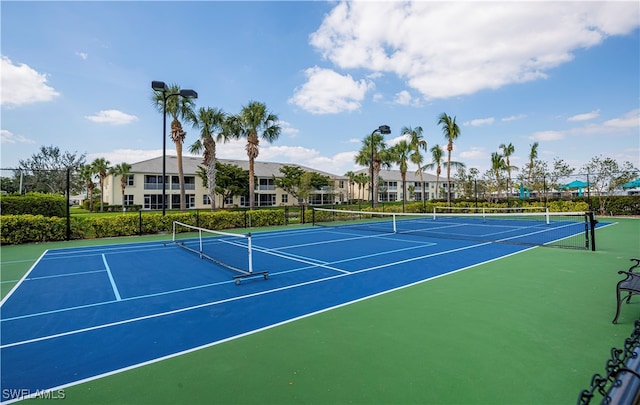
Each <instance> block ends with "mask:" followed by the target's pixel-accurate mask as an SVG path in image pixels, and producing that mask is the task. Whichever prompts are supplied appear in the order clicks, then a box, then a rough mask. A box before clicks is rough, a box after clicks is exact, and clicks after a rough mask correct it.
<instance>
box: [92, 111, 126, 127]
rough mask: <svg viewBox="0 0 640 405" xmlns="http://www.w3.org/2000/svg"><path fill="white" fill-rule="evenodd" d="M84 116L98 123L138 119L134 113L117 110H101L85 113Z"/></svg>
mask: <svg viewBox="0 0 640 405" xmlns="http://www.w3.org/2000/svg"><path fill="white" fill-rule="evenodd" d="M85 118H86V119H88V120H89V121H93V122H97V123H100V124H102V123H106V124H111V125H124V124H131V123H132V122H135V121H138V117H136V116H135V115H130V114H126V113H123V112H122V111H118V110H102V111H99V112H97V113H96V114H94V115H87V116H85Z"/></svg>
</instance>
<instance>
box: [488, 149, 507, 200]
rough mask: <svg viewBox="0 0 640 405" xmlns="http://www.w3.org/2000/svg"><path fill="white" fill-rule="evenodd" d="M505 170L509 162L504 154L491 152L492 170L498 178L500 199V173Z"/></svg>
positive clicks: (497, 186)
mask: <svg viewBox="0 0 640 405" xmlns="http://www.w3.org/2000/svg"><path fill="white" fill-rule="evenodd" d="M505 170H507V163H506V162H505V160H504V156H502V155H501V154H500V153H498V152H493V153H492V154H491V172H492V173H493V176H494V178H495V179H496V188H497V191H498V200H500V174H501V173H502V172H503V171H505Z"/></svg>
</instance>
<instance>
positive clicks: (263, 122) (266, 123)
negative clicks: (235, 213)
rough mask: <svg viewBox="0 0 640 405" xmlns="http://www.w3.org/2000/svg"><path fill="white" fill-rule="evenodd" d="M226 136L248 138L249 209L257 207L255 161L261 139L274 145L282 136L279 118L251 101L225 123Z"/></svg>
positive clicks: (259, 104) (263, 106) (263, 105)
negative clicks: (255, 199)
mask: <svg viewBox="0 0 640 405" xmlns="http://www.w3.org/2000/svg"><path fill="white" fill-rule="evenodd" d="M224 129H225V131H224V132H225V136H226V137H227V138H236V139H239V138H247V146H246V147H245V149H246V151H247V156H248V157H249V208H250V209H253V207H254V205H255V201H254V193H255V189H254V188H255V178H254V176H255V170H254V167H253V166H254V161H255V159H256V158H257V157H258V153H259V152H260V150H259V145H260V138H259V137H258V135H260V137H261V138H262V139H263V140H265V141H267V142H268V143H272V142H273V141H275V140H276V139H278V136H280V126H279V125H278V116H277V115H275V114H273V113H272V112H270V111H268V110H267V106H266V104H264V103H260V102H258V101H250V102H249V103H248V104H247V105H245V106H244V107H242V110H240V113H239V114H236V115H233V116H231V117H229V118H227V120H226V121H225V124H224Z"/></svg>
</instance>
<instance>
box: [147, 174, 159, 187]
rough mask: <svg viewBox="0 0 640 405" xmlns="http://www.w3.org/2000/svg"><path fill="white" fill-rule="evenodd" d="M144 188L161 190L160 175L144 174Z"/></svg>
mask: <svg viewBox="0 0 640 405" xmlns="http://www.w3.org/2000/svg"><path fill="white" fill-rule="evenodd" d="M144 189H145V190H162V176H155V175H148V174H147V175H145V176H144Z"/></svg>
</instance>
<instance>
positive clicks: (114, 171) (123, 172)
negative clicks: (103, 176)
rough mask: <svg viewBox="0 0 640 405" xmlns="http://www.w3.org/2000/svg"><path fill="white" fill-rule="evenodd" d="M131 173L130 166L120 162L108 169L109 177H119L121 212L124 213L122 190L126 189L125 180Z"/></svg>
mask: <svg viewBox="0 0 640 405" xmlns="http://www.w3.org/2000/svg"><path fill="white" fill-rule="evenodd" d="M130 171H131V165H130V164H129V163H125V162H122V163H120V164H117V165H115V166H114V167H112V168H111V169H109V173H110V174H111V175H113V176H114V177H115V176H120V189H121V190H122V211H123V212H124V211H125V207H124V189H125V188H127V180H128V178H129V174H130Z"/></svg>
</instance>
